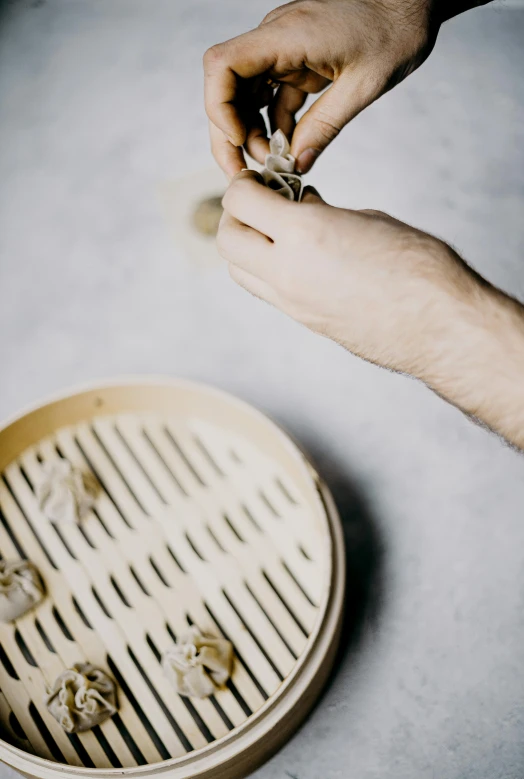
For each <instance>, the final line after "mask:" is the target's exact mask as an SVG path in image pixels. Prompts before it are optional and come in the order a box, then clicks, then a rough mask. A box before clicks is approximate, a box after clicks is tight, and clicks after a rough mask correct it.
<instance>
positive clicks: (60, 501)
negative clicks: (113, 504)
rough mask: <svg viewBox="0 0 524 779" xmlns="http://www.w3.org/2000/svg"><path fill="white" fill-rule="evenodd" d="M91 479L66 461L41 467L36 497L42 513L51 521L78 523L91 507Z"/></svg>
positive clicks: (92, 483)
mask: <svg viewBox="0 0 524 779" xmlns="http://www.w3.org/2000/svg"><path fill="white" fill-rule="evenodd" d="M95 495H96V485H95V482H94V479H93V477H92V476H91V475H90V474H88V473H83V472H82V471H81V470H80V469H79V468H75V467H74V466H73V465H71V463H70V462H68V461H67V460H56V461H55V462H48V463H46V464H45V465H44V476H43V479H42V481H41V482H40V484H39V485H38V486H37V490H36V496H37V499H38V505H39V507H40V510H41V511H42V513H43V514H44V515H45V516H46V517H47V519H49V520H51V522H79V521H80V520H81V519H82V518H83V517H84V516H85V515H86V514H87V512H88V511H89V509H90V508H91V507H92V506H93V504H94V499H95Z"/></svg>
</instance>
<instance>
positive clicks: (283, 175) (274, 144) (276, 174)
mask: <svg viewBox="0 0 524 779" xmlns="http://www.w3.org/2000/svg"><path fill="white" fill-rule="evenodd" d="M289 149H290V147H289V142H288V139H287V138H286V136H285V135H284V133H283V132H282V130H277V131H276V132H274V133H273V135H272V136H271V139H270V141H269V154H266V166H265V168H264V170H263V171H262V178H263V179H264V182H265V183H266V186H268V187H269V188H270V189H273V190H274V191H275V192H278V193H279V194H280V195H283V196H284V197H286V198H287V199H288V200H297V201H298V200H300V198H301V196H302V179H301V178H300V176H299V175H298V174H297V173H295V158H294V157H293V155H292V154H290V152H289Z"/></svg>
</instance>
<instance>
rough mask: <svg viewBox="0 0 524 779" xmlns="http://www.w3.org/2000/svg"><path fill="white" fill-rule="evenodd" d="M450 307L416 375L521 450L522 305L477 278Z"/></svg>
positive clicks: (523, 446)
mask: <svg viewBox="0 0 524 779" xmlns="http://www.w3.org/2000/svg"><path fill="white" fill-rule="evenodd" d="M453 306H454V311H452V307H453ZM452 307H451V308H450V312H449V321H448V322H445V323H443V325H442V329H441V333H440V342H439V343H435V345H434V350H433V351H434V354H433V355H431V354H430V355H428V360H427V362H426V363H425V364H424V365H422V364H421V367H420V373H421V378H422V379H423V380H424V381H425V382H426V384H428V386H429V387H431V388H432V389H434V390H435V391H436V392H437V393H439V394H440V395H442V396H443V397H444V398H445V399H447V400H448V401H449V402H450V403H452V404H454V405H456V406H458V407H459V408H460V409H462V410H463V411H464V412H465V413H467V414H468V415H470V416H472V417H474V418H475V419H478V420H480V421H481V422H483V423H484V424H485V425H487V426H488V427H489V428H491V429H492V430H494V431H495V432H497V433H499V434H500V435H501V436H503V437H504V438H505V439H506V440H508V441H509V442H510V443H512V444H514V445H516V446H518V447H519V448H520V449H523V450H524V307H523V306H522V305H521V304H520V303H518V302H517V301H516V300H514V299H513V298H510V297H509V296H507V295H505V294H504V293H502V292H501V291H500V290H498V289H495V288H494V287H491V286H489V285H488V284H486V283H485V282H482V281H479V282H478V283H477V286H476V288H475V290H474V293H473V295H471V298H470V299H469V300H468V301H464V300H460V301H458V300H457V301H454V303H453V304H452Z"/></svg>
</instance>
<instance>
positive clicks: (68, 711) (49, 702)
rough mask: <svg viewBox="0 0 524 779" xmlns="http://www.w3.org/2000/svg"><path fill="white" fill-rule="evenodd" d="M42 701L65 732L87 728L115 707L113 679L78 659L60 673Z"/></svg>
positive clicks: (110, 712) (115, 709)
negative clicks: (77, 661)
mask: <svg viewBox="0 0 524 779" xmlns="http://www.w3.org/2000/svg"><path fill="white" fill-rule="evenodd" d="M44 703H45V705H46V706H47V709H48V711H49V713H50V714H52V715H53V717H54V718H55V719H56V721H57V722H59V723H60V725H61V726H62V727H63V729H64V730H65V731H66V733H81V732H82V731H84V730H90V729H91V728H94V727H95V725H100V724H101V723H102V722H104V721H105V720H106V719H108V718H109V717H112V716H113V714H116V711H117V708H118V703H117V697H116V686H115V683H114V681H113V680H112V679H111V678H110V677H109V676H108V675H107V674H106V672H105V671H103V670H102V669H101V668H96V667H95V666H93V665H91V664H90V663H78V664H77V665H74V666H73V667H72V668H69V669H68V670H67V671H64V672H63V673H61V674H60V676H59V677H58V678H57V679H56V681H55V683H54V685H53V687H52V689H50V690H48V692H47V695H46V696H45V698H44Z"/></svg>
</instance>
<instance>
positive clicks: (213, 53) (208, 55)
mask: <svg viewBox="0 0 524 779" xmlns="http://www.w3.org/2000/svg"><path fill="white" fill-rule="evenodd" d="M225 48H226V45H225V44H224V43H216V44H215V45H214V46H211V47H210V48H209V49H208V50H207V51H206V52H205V54H204V69H205V70H210V69H212V68H213V67H215V66H216V65H220V64H222V63H223V62H224V60H225V54H226V52H225Z"/></svg>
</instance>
